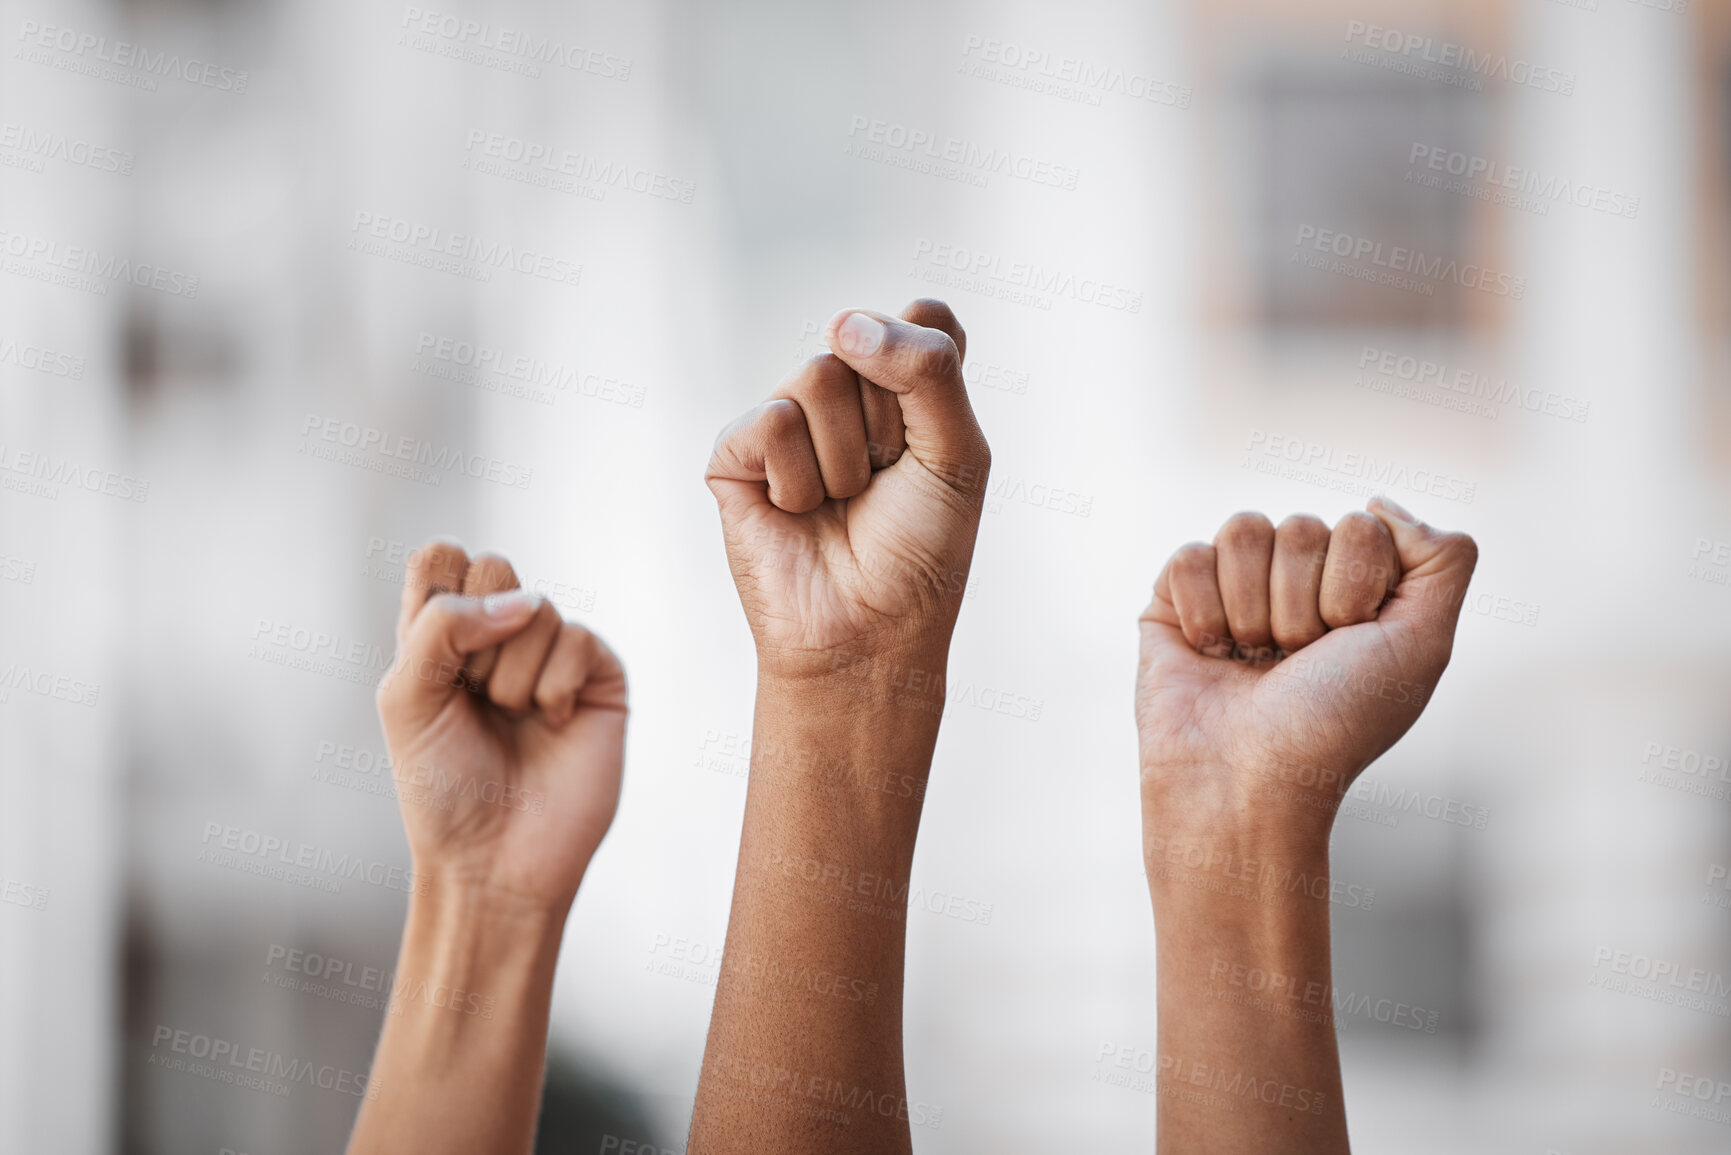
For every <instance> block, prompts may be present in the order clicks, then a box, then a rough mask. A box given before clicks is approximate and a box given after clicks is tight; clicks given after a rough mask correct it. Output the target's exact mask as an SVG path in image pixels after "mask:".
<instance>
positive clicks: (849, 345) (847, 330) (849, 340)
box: [835, 313, 888, 357]
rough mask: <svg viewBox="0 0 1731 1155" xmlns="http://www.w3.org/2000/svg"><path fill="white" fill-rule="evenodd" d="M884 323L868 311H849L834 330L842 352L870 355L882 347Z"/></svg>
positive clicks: (862, 355)
mask: <svg viewBox="0 0 1731 1155" xmlns="http://www.w3.org/2000/svg"><path fill="white" fill-rule="evenodd" d="M887 331H888V330H886V329H885V328H884V323H883V322H882V321H880V320H878V319H877V318H876V317H873V316H871V315H870V314H869V313H849V314H848V318H847V320H845V321H843V322H842V323H841V328H839V329H837V330H836V332H835V336H836V341H837V342H838V343H839V344H840V345H841V351H842V352H843V353H851V354H853V355H854V356H855V357H870V356H871V355H872V354H873V353H876V352H877V351H878V350H879V349H882V348H883V347H884V334H885V333H886V332H887Z"/></svg>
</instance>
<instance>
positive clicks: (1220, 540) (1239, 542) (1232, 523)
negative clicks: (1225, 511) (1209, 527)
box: [1214, 510, 1274, 547]
mask: <svg viewBox="0 0 1731 1155" xmlns="http://www.w3.org/2000/svg"><path fill="white" fill-rule="evenodd" d="M1273 539H1274V526H1272V525H1270V524H1269V521H1268V519H1267V518H1266V517H1264V516H1263V515H1262V514H1260V513H1257V512H1255V511H1252V510H1247V511H1245V512H1242V513H1235V514H1233V515H1232V516H1231V517H1229V518H1227V519H1226V523H1225V524H1224V525H1222V526H1221V527H1220V532H1219V533H1217V534H1215V535H1214V544H1215V545H1216V546H1227V547H1231V546H1253V545H1262V544H1263V543H1265V542H1269V541H1272V540H1273Z"/></svg>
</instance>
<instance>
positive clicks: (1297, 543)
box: [1136, 498, 1478, 1153]
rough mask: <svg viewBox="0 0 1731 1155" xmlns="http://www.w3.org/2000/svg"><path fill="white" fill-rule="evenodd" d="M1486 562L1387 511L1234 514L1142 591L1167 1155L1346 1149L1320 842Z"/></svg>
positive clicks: (1143, 707) (1431, 671)
mask: <svg viewBox="0 0 1731 1155" xmlns="http://www.w3.org/2000/svg"><path fill="white" fill-rule="evenodd" d="M1477 560H1478V549H1477V546H1476V545H1474V543H1473V540H1472V539H1471V538H1470V537H1467V536H1466V535H1464V534H1458V533H1445V532H1442V531H1440V530H1436V529H1433V528H1432V527H1430V526H1427V525H1424V524H1423V523H1421V522H1419V521H1418V520H1417V519H1416V518H1414V517H1413V516H1412V515H1411V514H1409V513H1407V512H1406V511H1405V510H1403V509H1401V508H1400V507H1399V506H1397V505H1394V504H1393V503H1392V502H1388V501H1386V500H1384V499H1380V498H1379V499H1376V500H1373V501H1372V502H1371V505H1370V512H1369V513H1352V514H1348V515H1346V517H1344V518H1342V519H1341V521H1340V523H1339V524H1337V525H1336V526H1335V527H1334V529H1333V531H1332V532H1331V531H1330V530H1329V529H1328V527H1327V526H1326V525H1324V524H1323V523H1322V522H1320V521H1318V520H1316V519H1315V518H1310V517H1293V518H1289V519H1288V520H1287V521H1285V522H1283V523H1282V524H1281V525H1280V526H1279V527H1278V528H1276V527H1274V526H1272V525H1270V524H1269V522H1268V520H1267V519H1266V518H1264V517H1263V516H1262V515H1260V514H1250V513H1245V514H1238V515H1236V516H1234V517H1233V518H1232V519H1231V520H1229V521H1228V522H1227V523H1226V525H1225V526H1223V527H1222V528H1221V530H1220V533H1219V534H1218V535H1217V536H1216V537H1215V539H1214V541H1213V543H1212V544H1206V545H1205V544H1200V543H1196V544H1191V545H1187V546H1184V547H1183V548H1182V549H1180V550H1179V551H1178V552H1177V553H1176V554H1174V555H1173V557H1172V559H1171V561H1170V562H1168V563H1167V565H1166V568H1165V570H1164V571H1162V573H1161V574H1160V577H1159V580H1158V581H1157V582H1156V583H1155V586H1154V599H1153V601H1152V602H1151V603H1150V604H1149V606H1148V608H1147V609H1146V610H1145V611H1144V612H1143V614H1142V617H1141V623H1140V625H1141V635H1142V640H1141V665H1140V669H1139V672H1138V677H1137V690H1136V724H1137V731H1138V736H1139V739H1140V751H1141V780H1142V786H1141V794H1142V829H1143V858H1144V861H1145V864H1146V866H1147V870H1148V879H1149V890H1150V893H1151V896H1152V899H1153V906H1154V925H1155V933H1156V939H1157V958H1158V968H1159V970H1158V1017H1159V1055H1158V1064H1159V1065H1158V1067H1157V1078H1158V1089H1159V1107H1158V1114H1159V1119H1158V1132H1157V1134H1158V1145H1159V1150H1160V1151H1161V1152H1162V1153H1166V1152H1172V1153H1177V1152H1186V1153H1194V1152H1239V1151H1281V1152H1294V1153H1321V1152H1328V1153H1336V1152H1344V1151H1346V1150H1347V1146H1348V1145H1347V1131H1346V1113H1345V1110H1344V1107H1343V1105H1342V1102H1341V1084H1340V1059H1339V1054H1338V1052H1337V1049H1336V1046H1335V1036H1334V1029H1333V1022H1332V1018H1333V1016H1332V1007H1333V1002H1332V999H1331V997H1330V994H1329V992H1330V989H1331V981H1332V980H1331V977H1330V957H1329V930H1328V919H1329V913H1328V908H1329V902H1330V897H1331V894H1335V891H1334V890H1333V889H1332V884H1331V882H1330V879H1329V876H1328V838H1329V832H1330V830H1331V829H1332V826H1333V822H1334V815H1335V812H1336V809H1337V807H1338V805H1339V802H1340V799H1341V797H1342V796H1343V795H1344V794H1345V792H1346V789H1347V788H1348V787H1349V786H1350V785H1351V784H1352V781H1353V779H1354V778H1356V777H1357V776H1358V774H1359V773H1360V772H1361V771H1363V770H1364V768H1365V767H1366V766H1368V765H1370V763H1371V762H1372V761H1374V760H1375V759H1376V758H1377V757H1378V756H1380V755H1381V754H1382V753H1383V751H1385V750H1387V749H1388V748H1389V747H1390V746H1392V745H1393V744H1394V743H1395V742H1396V741H1398V740H1399V739H1400V737H1401V735H1403V734H1405V733H1406V731H1407V730H1408V729H1409V728H1410V727H1411V726H1412V724H1413V723H1414V722H1415V721H1417V720H1418V716H1419V714H1420V713H1421V712H1422V711H1423V709H1424V705H1425V703H1427V702H1428V701H1429V700H1430V696H1431V694H1432V692H1433V691H1434V690H1435V688H1436V683H1437V679H1438V678H1439V677H1440V676H1441V675H1442V672H1443V669H1444V668H1445V667H1446V666H1447V665H1448V661H1449V655H1450V652H1451V649H1452V647H1453V642H1454V631H1455V625H1456V622H1457V619H1458V617H1459V612H1460V604H1461V599H1462V597H1463V596H1464V595H1465V593H1466V587H1467V583H1468V581H1469V580H1470V579H1471V577H1472V573H1473V567H1474V566H1475V565H1476V563H1477ZM1249 968H1256V969H1259V970H1260V971H1262V972H1263V974H1264V975H1266V976H1271V978H1270V980H1269V983H1268V985H1267V986H1266V987H1265V988H1264V989H1263V990H1262V991H1261V992H1259V993H1255V994H1253V993H1252V991H1251V990H1250V989H1248V988H1247V987H1246V985H1245V984H1244V981H1243V976H1244V975H1245V974H1246V973H1247V971H1248V969H1249ZM1274 976H1277V977H1274Z"/></svg>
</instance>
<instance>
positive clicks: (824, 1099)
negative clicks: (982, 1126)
mask: <svg viewBox="0 0 1731 1155" xmlns="http://www.w3.org/2000/svg"><path fill="white" fill-rule="evenodd" d="M942 669H943V658H942V654H941V653H938V654H937V655H935V657H927V658H917V657H912V656H909V657H904V658H899V659H897V660H895V661H893V662H885V661H883V660H881V659H879V660H876V661H874V662H872V663H870V664H869V666H868V667H867V668H865V669H864V670H863V672H862V673H861V676H859V677H855V676H854V675H853V674H852V673H846V672H844V673H841V674H839V675H838V676H835V677H828V678H823V679H818V680H816V681H815V682H813V681H805V682H799V683H788V682H776V681H774V680H773V679H765V680H763V681H761V682H760V684H759V689H758V701H757V716H756V720H755V726H754V731H753V737H752V766H751V779H750V786H749V789H748V792H747V797H746V811H745V826H744V832H743V835H742V837H741V841H740V852H739V867H738V877H737V879H736V881H735V884H734V896H733V910H732V915H731V917H730V919H729V922H728V930H727V945H726V948H725V950H724V951H723V955H722V970H721V977H720V981H719V983H718V985H717V989H716V997H715V1010H714V1015H713V1018H712V1019H711V1023H710V1031H709V1045H708V1049H707V1051H706V1053H705V1055H704V1063H703V1072H702V1076H701V1080H700V1082H699V1086H698V1094H697V1105H696V1109H695V1112H694V1115H693V1119H692V1131H691V1144H690V1150H691V1151H692V1152H693V1153H694V1155H698V1153H701V1155H717V1153H722V1152H735V1151H738V1152H752V1153H775V1152H784V1151H785V1152H806V1151H813V1150H823V1151H833V1152H846V1151H861V1152H865V1151H870V1152H882V1151H906V1150H909V1149H910V1141H909V1130H908V1128H909V1121H910V1116H913V1117H914V1121H920V1119H919V1116H922V1115H923V1113H924V1112H923V1109H922V1108H917V1107H913V1106H910V1104H909V1103H908V1100H907V1097H906V1093H905V1089H904V1081H903V1073H902V1040H901V1010H902V961H903V946H904V941H905V935H906V923H907V896H908V880H909V875H910V872H911V869H912V865H913V853H914V839H915V835H916V833H917V831H918V828H919V818H920V808H921V804H922V802H923V799H924V795H925V783H926V776H927V772H928V770H929V768H930V765H931V756H932V749H933V746H934V744H935V742H936V739H937V731H938V722H939V717H940V715H941V712H942V709H943V700H944V699H943V693H942V689H941V687H942V673H941V672H942ZM908 671H917V672H918V674H917V677H914V678H912V679H910V677H909V676H908ZM910 681H914V682H917V683H918V684H919V688H918V689H915V690H912V691H910V690H909V688H908V684H909V682H910ZM932 686H935V687H936V692H935V693H933V692H932V689H931V687H932Z"/></svg>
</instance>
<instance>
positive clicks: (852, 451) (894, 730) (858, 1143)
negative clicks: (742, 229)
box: [689, 301, 990, 1155]
mask: <svg viewBox="0 0 1731 1155" xmlns="http://www.w3.org/2000/svg"><path fill="white" fill-rule="evenodd" d="M828 340H829V345H830V348H831V349H833V350H834V353H833V354H823V355H820V356H818V357H816V358H813V359H812V360H811V361H810V362H808V363H807V364H806V365H805V366H804V367H803V368H801V369H800V370H799V371H798V372H797V373H796V374H794V376H793V377H791V378H790V379H789V380H788V381H786V382H785V383H784V384H783V385H782V386H781V388H780V389H778V390H777V391H776V394H775V396H774V398H773V399H772V400H770V401H769V402H767V403H766V404H764V405H762V406H759V407H758V408H756V409H754V410H752V411H751V412H749V413H747V414H746V415H745V416H744V417H742V418H740V419H739V420H738V421H737V422H735V423H734V424H733V425H732V426H730V427H729V428H728V429H727V430H725V431H724V432H723V433H722V435H721V438H720V440H719V441H718V442H717V444H716V449H715V455H714V457H713V459H712V460H711V461H710V465H709V469H708V473H707V480H708V483H709V487H710V489H711V490H713V491H714V493H715V497H716V500H717V502H718V503H719V505H720V511H721V521H722V528H723V532H724V536H725V538H726V542H727V553H728V560H729V563H730V565H731V567H732V570H733V575H734V580H735V582H736V583H737V585H738V587H739V594H740V601H741V602H742V603H743V604H744V607H745V613H746V618H747V620H748V621H749V623H750V625H751V631H752V635H753V638H754V640H755V642H756V648H757V663H758V685H757V713H756V719H755V724H754V730H753V735H752V759H751V763H752V764H751V778H750V785H749V787H748V791H747V795H746V806H745V829H744V832H743V836H742V838H741V842H740V851H739V865H738V876H737V879H736V881H735V884H734V894H733V912H732V916H731V918H730V920H729V923H728V929H727V945H726V948H725V949H724V951H723V954H722V970H721V978H720V982H719V984H718V986H717V989H716V996H715V1011H714V1016H713V1019H712V1020H711V1023H710V1029H709V1045H708V1049H707V1050H706V1052H705V1054H704V1060H703V1071H702V1075H701V1079H700V1082H699V1085H698V1093H697V1105H696V1109H695V1112H694V1115H693V1119H692V1128H691V1142H690V1147H689V1150H690V1151H691V1152H692V1153H693V1155H721V1153H731V1152H740V1153H749V1155H777V1153H780V1152H789V1153H792V1152H801V1153H804V1152H812V1151H824V1152H886V1151H907V1150H909V1148H910V1140H909V1127H910V1124H911V1125H915V1126H928V1127H929V1126H935V1125H936V1123H937V1115H936V1109H935V1108H933V1107H930V1106H928V1105H927V1104H924V1103H922V1102H920V1101H918V1100H917V1099H915V1100H912V1101H910V1099H909V1097H908V1094H907V1091H906V1088H905V1086H904V1082H903V1077H902V1045H901V1013H902V950H903V941H904V937H905V930H906V921H907V894H908V878H909V873H910V871H911V869H912V866H913V855H914V836H915V834H916V832H917V831H918V828H919V820H920V807H921V803H922V802H923V800H924V796H925V785H926V775H927V772H928V770H929V769H930V765H931V757H932V749H933V745H934V743H935V742H936V740H937V733H938V723H939V720H940V718H941V716H942V713H943V707H944V701H945V698H944V689H943V685H944V670H945V664H946V660H947V655H948V652H949V643H950V634H951V631H952V629H953V628H954V626H955V620H956V614H957V611H958V609H959V607H960V605H961V599H962V593H963V590H964V589H965V587H966V584H967V569H968V563H969V561H970V559H971V558H972V556H973V549H974V534H975V531H976V529H977V527H978V524H979V516H980V508H981V505H982V503H983V499H984V493H985V485H986V471H987V467H988V465H989V463H990V453H989V451H988V449H987V447H986V440H985V437H984V436H983V435H982V434H981V432H980V428H979V426H978V424H977V423H976V422H975V420H974V415H973V411H972V409H971V408H970V406H969V404H968V399H967V394H966V391H965V388H964V386H963V383H962V371H961V370H962V352H963V347H964V341H965V338H964V335H963V333H962V330H961V327H960V326H959V325H958V324H957V323H956V320H955V317H954V316H953V315H952V314H951V312H950V310H949V308H948V307H947V306H945V305H943V304H941V303H939V302H935V301H916V302H914V304H912V305H910V306H909V307H908V308H907V309H905V310H903V312H902V314H901V316H900V317H899V318H896V317H890V316H887V315H885V314H881V313H871V312H866V311H864V310H847V311H844V312H842V313H840V314H838V315H837V316H836V317H835V318H834V319H833V320H832V321H831V322H830V325H829V330H828Z"/></svg>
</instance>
